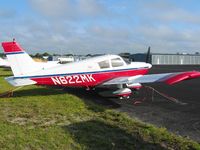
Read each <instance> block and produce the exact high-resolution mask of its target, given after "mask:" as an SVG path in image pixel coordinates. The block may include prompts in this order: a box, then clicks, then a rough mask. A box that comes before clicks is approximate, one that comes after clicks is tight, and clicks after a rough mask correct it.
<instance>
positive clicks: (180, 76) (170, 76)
mask: <svg viewBox="0 0 200 150" xmlns="http://www.w3.org/2000/svg"><path fill="white" fill-rule="evenodd" d="M198 77H200V72H199V71H188V72H175V73H161V74H149V75H138V76H133V77H119V78H114V79H111V80H109V81H106V82H104V83H103V84H102V85H111V84H134V83H153V82H165V83H166V84H169V85H172V84H175V83H178V82H181V81H183V80H188V79H193V78H198Z"/></svg>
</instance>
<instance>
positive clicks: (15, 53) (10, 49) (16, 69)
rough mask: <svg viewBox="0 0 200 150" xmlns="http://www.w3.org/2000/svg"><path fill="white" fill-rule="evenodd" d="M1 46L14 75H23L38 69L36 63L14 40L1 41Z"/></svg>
mask: <svg viewBox="0 0 200 150" xmlns="http://www.w3.org/2000/svg"><path fill="white" fill-rule="evenodd" d="M2 47H3V49H4V53H5V54H6V56H7V58H8V61H9V63H10V66H11V69H12V72H13V74H14V76H24V75H27V74H28V73H31V72H34V71H36V70H38V65H37V63H36V62H35V61H34V60H33V59H32V58H31V57H30V56H29V55H28V54H27V53H26V52H25V51H24V50H23V49H22V47H21V46H20V45H19V44H18V43H17V42H15V41H13V42H3V43H2Z"/></svg>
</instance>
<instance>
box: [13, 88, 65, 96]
mask: <svg viewBox="0 0 200 150" xmlns="http://www.w3.org/2000/svg"><path fill="white" fill-rule="evenodd" d="M63 93H64V92H63V91H62V90H57V89H50V88H44V87H41V88H31V89H22V90H19V91H15V92H14V93H13V97H26V96H38V95H39V96H48V95H58V94H63Z"/></svg>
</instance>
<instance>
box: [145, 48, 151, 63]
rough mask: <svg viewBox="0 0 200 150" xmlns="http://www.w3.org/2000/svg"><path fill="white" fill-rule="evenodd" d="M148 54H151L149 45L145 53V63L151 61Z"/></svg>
mask: <svg viewBox="0 0 200 150" xmlns="http://www.w3.org/2000/svg"><path fill="white" fill-rule="evenodd" d="M150 55H151V47H150V46H149V47H148V51H147V54H146V63H151V60H150V59H151V57H150Z"/></svg>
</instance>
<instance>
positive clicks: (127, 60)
mask: <svg viewBox="0 0 200 150" xmlns="http://www.w3.org/2000/svg"><path fill="white" fill-rule="evenodd" d="M122 59H123V60H124V61H125V63H126V64H127V65H128V64H131V61H130V59H128V58H123V57H122Z"/></svg>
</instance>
